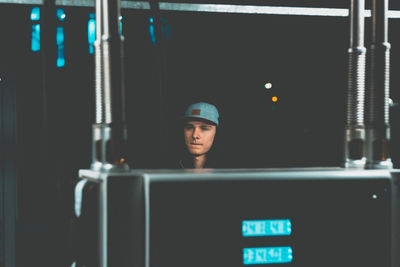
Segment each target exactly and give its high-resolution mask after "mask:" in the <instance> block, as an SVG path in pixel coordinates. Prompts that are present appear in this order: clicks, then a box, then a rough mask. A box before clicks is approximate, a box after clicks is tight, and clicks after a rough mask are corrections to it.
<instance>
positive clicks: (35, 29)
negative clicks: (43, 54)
mask: <svg viewBox="0 0 400 267" xmlns="http://www.w3.org/2000/svg"><path fill="white" fill-rule="evenodd" d="M31 50H32V51H33V52H38V51H40V24H34V25H32V39H31Z"/></svg>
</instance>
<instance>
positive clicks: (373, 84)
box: [366, 0, 393, 169]
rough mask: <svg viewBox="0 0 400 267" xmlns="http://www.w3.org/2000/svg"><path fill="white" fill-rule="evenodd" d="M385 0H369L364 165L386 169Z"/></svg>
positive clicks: (387, 81)
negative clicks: (369, 45)
mask: <svg viewBox="0 0 400 267" xmlns="http://www.w3.org/2000/svg"><path fill="white" fill-rule="evenodd" d="M388 9H389V1H388V0H372V9H371V12H372V31H371V37H372V38H371V39H372V43H371V48H370V52H369V59H370V62H369V84H368V85H369V86H368V87H367V90H368V93H367V109H366V114H367V116H366V157H367V164H366V168H370V169H388V168H392V167H393V164H392V161H391V159H390V154H389V143H390V125H389V90H390V43H389V42H388Z"/></svg>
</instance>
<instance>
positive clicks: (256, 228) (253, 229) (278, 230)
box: [242, 219, 292, 237]
mask: <svg viewBox="0 0 400 267" xmlns="http://www.w3.org/2000/svg"><path fill="white" fill-rule="evenodd" d="M291 233H292V223H291V222H290V220H289V219H282V220H246V221H242V235H243V236H245V237H250V236H279V235H290V234H291Z"/></svg>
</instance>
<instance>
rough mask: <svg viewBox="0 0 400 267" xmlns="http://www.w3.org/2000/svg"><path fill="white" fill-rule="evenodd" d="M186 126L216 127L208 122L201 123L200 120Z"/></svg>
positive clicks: (187, 122) (189, 122) (191, 121)
mask: <svg viewBox="0 0 400 267" xmlns="http://www.w3.org/2000/svg"><path fill="white" fill-rule="evenodd" d="M185 124H190V125H193V126H214V125H212V124H211V123H208V122H206V121H200V120H190V121H186V122H185ZM214 127H215V126H214Z"/></svg>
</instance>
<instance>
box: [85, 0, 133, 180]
mask: <svg viewBox="0 0 400 267" xmlns="http://www.w3.org/2000/svg"><path fill="white" fill-rule="evenodd" d="M120 9H121V8H120V1H119V0H117V1H116V0H96V28H97V29H96V35H97V36H96V60H95V64H96V66H95V74H96V122H95V124H94V125H93V143H92V153H93V156H92V169H94V170H100V171H105V172H111V171H122V170H128V169H129V166H128V165H127V163H126V153H125V152H124V151H125V149H126V143H127V129H126V119H125V86H124V70H123V36H122V35H121V31H120V23H119V17H120V15H121V14H120Z"/></svg>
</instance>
